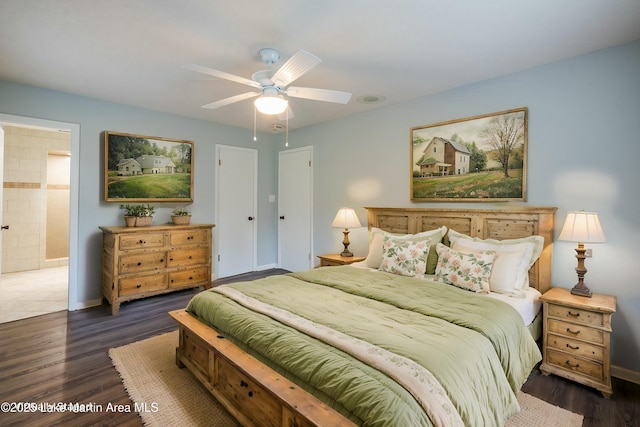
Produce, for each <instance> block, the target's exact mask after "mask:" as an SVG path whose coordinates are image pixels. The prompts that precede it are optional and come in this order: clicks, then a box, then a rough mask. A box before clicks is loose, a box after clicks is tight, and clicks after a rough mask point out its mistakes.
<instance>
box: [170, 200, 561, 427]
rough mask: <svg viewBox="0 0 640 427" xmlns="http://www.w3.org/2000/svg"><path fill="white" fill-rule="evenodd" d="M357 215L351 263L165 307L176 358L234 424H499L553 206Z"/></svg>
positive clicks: (540, 272)
mask: <svg viewBox="0 0 640 427" xmlns="http://www.w3.org/2000/svg"><path fill="white" fill-rule="evenodd" d="M367 210H368V225H369V230H370V250H369V254H368V256H367V260H365V261H364V262H363V263H360V265H357V264H354V265H352V266H342V267H322V268H316V269H313V270H309V271H306V272H296V273H292V274H288V275H283V276H271V277H267V278H264V279H259V280H257V281H254V282H243V283H237V284H233V285H228V286H220V287H216V288H214V289H212V290H210V291H205V292H202V293H200V294H199V295H197V296H196V297H194V299H193V300H192V301H191V302H190V304H189V306H188V307H187V308H186V309H185V310H177V311H174V312H171V313H170V315H171V316H172V317H173V318H174V319H175V320H176V321H177V322H178V324H179V331H180V340H179V346H178V348H177V349H176V363H177V364H178V366H180V367H187V368H188V369H189V370H190V371H191V372H192V373H193V374H194V375H195V376H196V378H198V380H199V381H200V382H201V383H202V384H203V385H204V386H205V387H206V388H207V389H208V390H209V391H210V392H211V394H212V395H213V396H214V397H215V398H216V399H217V400H218V401H220V402H221V403H222V404H223V405H224V406H225V407H226V408H227V409H228V410H229V412H230V413H231V414H232V415H233V416H234V417H236V419H238V421H239V422H240V423H241V424H243V425H247V426H252V425H264V426H312V425H317V426H338V425H367V426H376V425H381V426H382V425H385V426H390V425H398V426H405V425H425V426H429V425H436V426H441V425H447V426H449V425H503V424H504V422H505V421H506V419H508V418H509V417H511V416H512V415H514V414H515V413H517V412H518V410H519V407H518V404H517V400H516V398H515V393H516V392H517V391H518V390H519V389H520V387H521V386H522V384H523V383H524V382H525V381H526V379H527V376H528V375H529V373H530V372H531V370H532V369H533V367H534V366H535V365H536V364H537V363H538V362H539V361H540V351H539V349H538V347H537V345H536V342H535V340H536V338H537V337H538V336H539V333H540V332H539V331H540V327H539V324H540V323H539V318H540V316H539V313H538V312H537V311H536V310H537V309H536V308H531V307H536V306H537V307H538V308H539V304H537V305H536V304H535V302H536V299H537V298H536V295H539V294H540V293H544V292H545V291H546V290H548V289H549V288H550V276H551V250H552V246H551V242H552V234H553V218H554V213H555V210H556V209H555V208H552V207H518V208H510V209H506V208H505V209H430V208H367ZM443 227H444V228H443ZM381 236H382V237H381ZM425 242H426V245H427V246H428V247H429V249H428V250H426V249H424V246H425ZM379 244H382V245H383V247H382V249H381V250H380V251H379V249H380V247H379ZM374 248H375V251H378V252H381V253H382V255H381V256H382V261H381V262H380V264H378V259H377V257H378V255H380V254H379V253H378V252H375V251H374V250H373V249H374ZM423 249H424V250H423ZM403 251H405V252H403ZM406 251H409V252H406ZM416 251H417V252H416ZM374 252H375V253H374ZM533 252H536V254H535V257H532V256H531V254H532V253H533ZM407 253H411V254H415V253H417V254H418V255H417V256H413V255H412V257H409V259H410V261H411V262H410V263H409V264H406V262H405V261H406V259H407V257H406V256H405V255H406V254H407ZM516 253H517V254H518V256H516ZM429 255H430V256H431V259H429V258H428V257H429ZM436 255H437V256H436ZM534 258H535V259H534ZM399 260H402V262H400V261H399ZM498 260H500V261H498ZM506 260H510V263H509V264H508V265H507V264H506V262H507V261H506ZM516 260H518V261H517V262H516ZM525 261H526V262H530V263H529V264H527V265H526V270H525V271H524V274H519V275H518V278H517V279H516V278H515V277H516V276H514V275H511V270H508V269H509V268H512V267H513V266H515V265H516V264H517V265H518V268H519V271H520V272H522V267H523V266H524V265H525V264H523V262H525ZM460 262H461V263H462V264H460ZM469 263H471V264H469ZM498 263H500V268H498V267H497V265H498ZM460 265H462V266H463V267H465V268H466V267H467V266H468V265H471V267H470V269H467V270H466V273H464V274H460V272H461V271H462V270H461V267H460ZM453 266H455V268H453ZM433 268H435V269H436V271H435V274H434V271H433ZM498 270H499V271H500V272H504V271H509V275H508V277H509V280H511V279H512V280H511V281H509V280H505V277H507V276H505V275H504V274H503V276H505V277H502V276H500V275H499V274H494V273H496V272H497V271H498ZM470 271H471V273H470ZM514 271H515V270H514ZM434 279H437V280H434ZM494 279H495V280H494ZM512 282H513V283H515V282H518V283H519V284H518V286H517V287H512V285H511V284H510V283H512ZM505 286H506V288H505ZM494 288H495V290H496V292H494ZM529 294H532V295H534V296H533V298H528V296H529ZM528 299H531V300H532V304H528V303H526V301H527V300H528ZM510 302H511V303H513V304H511V303H510ZM523 304H524V305H525V306H527V307H529V308H524V309H522V308H521V307H520V308H519V307H518V306H519V305H523ZM527 312H528V314H526V313H527ZM526 318H529V320H525V319H526ZM536 325H537V326H536Z"/></svg>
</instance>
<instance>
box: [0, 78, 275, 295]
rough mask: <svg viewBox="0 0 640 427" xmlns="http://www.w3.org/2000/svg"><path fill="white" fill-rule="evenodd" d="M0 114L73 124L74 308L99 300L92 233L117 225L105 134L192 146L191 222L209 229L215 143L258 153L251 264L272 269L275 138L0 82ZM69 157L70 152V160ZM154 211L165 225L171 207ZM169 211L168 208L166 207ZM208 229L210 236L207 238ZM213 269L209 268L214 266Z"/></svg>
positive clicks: (97, 249)
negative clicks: (106, 179)
mask: <svg viewBox="0 0 640 427" xmlns="http://www.w3.org/2000/svg"><path fill="white" fill-rule="evenodd" d="M0 113H4V114H7V115H13V116H25V117H33V118H38V119H46V120H53V121H59V122H67V123H77V124H79V125H80V153H79V156H80V163H79V169H80V182H79V205H80V208H79V210H80V212H79V214H78V217H79V224H78V276H77V277H78V294H77V301H78V303H80V306H82V305H84V304H86V303H88V302H90V301H92V300H96V299H98V300H99V299H100V297H101V287H100V283H101V258H102V235H101V233H100V230H99V229H98V226H101V225H124V222H123V219H122V210H120V209H119V204H118V203H106V202H104V201H103V199H104V195H103V185H104V184H103V174H104V170H103V165H104V145H103V142H102V141H103V140H102V138H103V135H102V132H104V131H105V130H111V131H119V132H127V133H134V134H140V135H149V136H160V137H165V138H176V139H186V140H192V141H194V172H195V179H194V202H193V204H191V205H190V206H189V209H190V210H191V211H192V214H193V219H192V221H193V222H194V223H215V195H214V189H215V168H214V162H215V146H216V144H225V145H235V146H242V147H250V148H254V147H255V148H258V159H259V160H258V259H257V263H258V265H259V266H260V265H274V264H275V263H277V250H276V249H274V248H277V232H276V231H274V230H275V229H276V227H277V220H276V213H277V209H276V207H275V203H268V195H269V194H277V193H276V192H277V173H276V170H277V167H276V165H277V149H276V147H277V146H278V144H277V142H274V141H277V139H276V138H275V136H274V135H268V134H265V135H262V134H261V135H259V139H258V143H255V142H253V132H252V131H251V130H246V129H239V128H234V127H230V126H222V125H218V124H214V123H210V122H206V121H202V120H193V119H187V118H184V117H178V116H172V115H168V114H162V113H158V112H155V111H148V110H141V109H137V108H132V107H128V106H124V105H120V104H114V103H109V102H103V101H98V100H95V99H90V98H86V97H80V96H74V95H68V94H64V93H60V92H54V91H50V90H44V89H40V88H36V87H32V86H23V85H18V84H14V83H9V82H4V81H0ZM73 154H77V153H73ZM155 205H156V206H158V207H159V209H158V212H157V213H156V215H155V217H154V223H156V224H162V223H164V222H167V221H169V219H170V218H169V217H170V214H171V210H172V207H170V206H169V205H168V204H164V206H166V207H161V206H163V205H162V204H155ZM171 206H175V205H171ZM215 231H216V230H215V228H214V236H215ZM214 265H215V263H214Z"/></svg>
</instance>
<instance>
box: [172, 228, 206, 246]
mask: <svg viewBox="0 0 640 427" xmlns="http://www.w3.org/2000/svg"><path fill="white" fill-rule="evenodd" d="M208 235H209V233H207V231H206V230H189V231H175V232H173V233H171V234H170V235H169V245H170V246H180V245H201V244H203V243H208V242H207V237H208Z"/></svg>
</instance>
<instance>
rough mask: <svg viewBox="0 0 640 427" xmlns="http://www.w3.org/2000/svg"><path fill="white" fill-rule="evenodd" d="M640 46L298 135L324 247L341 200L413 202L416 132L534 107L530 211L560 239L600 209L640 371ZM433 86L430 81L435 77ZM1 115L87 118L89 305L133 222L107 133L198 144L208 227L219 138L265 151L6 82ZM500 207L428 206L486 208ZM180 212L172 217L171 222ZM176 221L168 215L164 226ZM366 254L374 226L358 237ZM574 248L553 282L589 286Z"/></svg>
mask: <svg viewBox="0 0 640 427" xmlns="http://www.w3.org/2000/svg"><path fill="white" fill-rule="evenodd" d="M638 70H640V42H635V43H632V44H628V45H625V46H621V47H618V48H613V49H608V50H604V51H601V52H597V53H594V54H591V55H585V56H581V57H578V58H575V59H572V60H567V61H562V62H558V63H555V64H550V65H547V66H544V67H539V68H536V69H532V70H528V71H524V72H520V73H516V74H512V75H509V76H506V77H502V78H499V79H494V80H490V81H486V82H482V83H478V84H474V85H470V86H465V87H461V88H457V89H454V90H450V91H447V92H443V93H440V94H436V95H432V96H428V97H424V98H420V99H417V100H415V101H413V102H407V103H403V104H400V105H394V106H389V107H386V108H381V109H378V110H373V111H370V112H367V113H363V114H359V115H354V116H351V117H348V118H346V119H342V120H336V121H333V122H331V123H325V124H321V125H316V126H311V127H307V128H304V129H301V130H298V131H294V132H291V133H290V135H289V143H290V148H296V147H301V146H307V145H312V146H313V147H314V163H315V164H314V173H315V177H314V184H315V186H314V245H315V247H314V252H315V253H316V254H321V253H326V252H336V251H338V250H339V249H341V245H340V242H341V241H342V233H341V232H340V230H335V229H332V228H331V227H330V225H331V221H332V219H333V216H334V215H335V212H336V210H337V209H338V208H339V207H340V206H352V207H355V208H357V212H358V214H359V217H360V221H361V222H362V223H363V224H366V213H365V210H364V209H363V207H364V206H398V207H400V206H412V204H411V203H410V201H409V129H410V128H411V127H414V126H420V125H426V124H431V123H437V122H441V121H446V120H452V119H456V118H464V117H470V116H474V115H478V114H485V113H491V112H497V111H502V110H506V109H510V108H516V107H528V108H529V128H528V129H529V140H528V141H529V151H528V189H527V191H528V200H527V204H529V205H545V206H557V207H558V213H557V215H556V236H557V234H558V233H559V229H560V227H561V226H562V222H563V220H564V217H565V214H566V212H567V211H569V210H580V209H584V210H595V211H597V212H599V214H600V219H601V221H602V226H603V228H604V230H605V233H606V235H607V243H605V244H600V245H593V250H594V257H593V258H592V259H588V260H587V268H588V269H589V272H588V273H587V279H586V281H587V283H588V285H589V287H590V288H591V289H592V290H593V291H595V292H601V293H607V294H611V295H615V296H617V297H618V312H617V313H616V314H615V315H614V317H613V329H614V332H613V337H612V339H613V344H612V348H613V364H615V365H618V366H621V367H623V368H625V369H629V370H632V371H636V372H640V285H638V283H637V280H635V277H636V274H635V273H636V272H635V269H634V268H633V264H634V262H635V261H634V260H635V258H634V254H635V253H636V251H635V247H636V246H637V242H638V239H639V238H640V216H639V215H638V214H637V213H638V212H639V211H640V206H639V205H640V185H639V184H640V173H639V172H638V159H639V158H640V141H639V135H640V73H639V72H638ZM425 78H428V73H427V75H426V76H425ZM0 113H6V114H12V115H20V116H29V117H36V118H41V119H48V120H56V121H63V122H70V123H79V124H80V128H81V135H80V176H81V181H80V187H79V188H80V213H79V218H80V223H79V230H78V231H79V254H80V255H79V257H80V259H79V263H78V264H79V275H78V277H79V294H78V301H80V302H83V301H89V300H91V299H95V298H99V296H100V269H101V267H100V258H101V243H100V234H99V233H98V226H99V225H105V224H106V225H110V224H119V223H121V214H122V213H121V211H120V210H119V209H118V208H117V205H112V204H106V203H104V202H103V201H102V193H101V192H102V190H101V189H102V173H103V171H102V164H103V160H104V159H103V153H102V150H103V148H102V142H101V132H103V131H104V130H115V131H122V132H130V133H138V134H143V135H154V136H164V137H169V138H179V139H190V140H194V141H195V143H196V145H195V156H194V157H195V170H196V179H195V202H194V204H193V205H192V210H193V212H194V221H197V222H215V217H214V212H215V205H214V201H215V197H214V194H213V189H214V188H215V176H214V168H213V161H214V159H215V144H217V143H220V144H228V145H238V146H245V147H253V146H254V145H253V144H254V143H253V142H252V141H251V136H252V135H251V132H250V131H247V130H242V129H235V128H230V127H226V126H221V125H216V124H212V123H208V122H204V121H198V120H191V119H186V118H182V117H176V116H170V115H166V114H161V113H157V112H153V111H145V110H140V109H135V108H131V107H126V106H123V105H118V104H113V103H108V102H102V101H97V100H93V99H88V98H83V97H78V96H72V95H66V94H62V93H58V92H52V91H47V90H43V89H39V88H34V87H29V86H22V85H17V84H13V83H7V82H1V81H0ZM257 147H258V148H259V150H260V154H259V158H260V161H259V186H260V188H259V195H258V204H259V206H258V221H259V222H258V224H259V225H258V239H259V248H258V264H259V265H269V264H273V263H276V262H277V259H276V254H277V219H276V218H277V206H276V205H275V204H269V203H268V195H269V194H277V172H276V170H277V166H276V165H277V153H276V151H277V150H280V149H283V146H282V144H280V139H279V138H278V137H276V136H273V135H264V136H262V138H261V139H260V141H259V143H258V144H257ZM493 205H495V204H481V205H480V204H467V205H461V204H455V205H453V204H418V205H417V206H439V207H446V206H456V207H461V206H470V207H480V206H482V207H486V206H493ZM169 211H170V209H163V210H161V211H160V212H159V213H158V220H159V221H161V222H162V221H165V220H166V219H168V216H169ZM163 216H164V218H163ZM350 238H351V241H352V245H351V249H352V250H353V251H354V252H356V253H357V254H366V246H367V242H366V229H364V228H362V229H355V230H353V231H352V232H351V235H350ZM573 249H574V244H572V243H566V242H556V243H555V244H554V257H553V283H554V285H556V286H562V287H571V286H573V284H574V283H575V281H576V275H575V271H574V269H575V266H576V260H575V258H574V255H575V252H574V250H573Z"/></svg>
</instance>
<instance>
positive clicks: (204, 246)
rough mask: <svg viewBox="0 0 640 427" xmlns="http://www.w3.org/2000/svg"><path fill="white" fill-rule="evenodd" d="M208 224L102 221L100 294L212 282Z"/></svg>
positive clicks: (115, 296)
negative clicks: (106, 224)
mask: <svg viewBox="0 0 640 427" xmlns="http://www.w3.org/2000/svg"><path fill="white" fill-rule="evenodd" d="M213 227H214V226H213V225H212V224H201V225H184V226H178V225H157V226H150V227H100V229H101V230H102V294H103V296H104V298H105V299H106V300H107V301H109V303H110V304H111V312H112V314H116V313H117V312H118V311H119V310H120V304H121V303H122V302H125V301H131V300H134V299H138V298H145V297H148V296H152V295H158V294H164V293H167V292H174V291H177V290H181V289H187V288H194V287H198V286H204V287H205V288H210V287H211V229H212V228H213Z"/></svg>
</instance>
